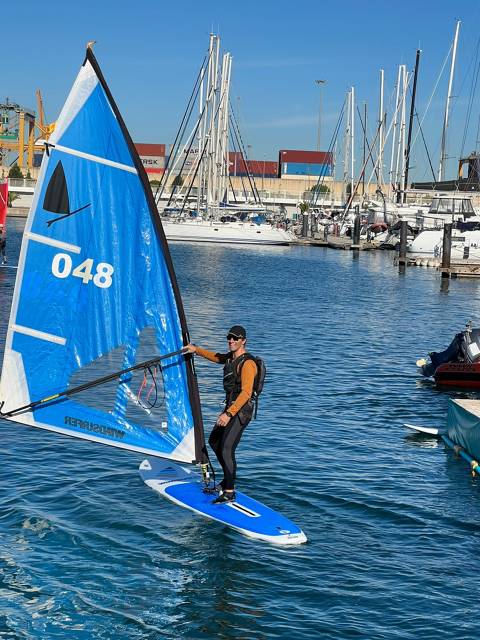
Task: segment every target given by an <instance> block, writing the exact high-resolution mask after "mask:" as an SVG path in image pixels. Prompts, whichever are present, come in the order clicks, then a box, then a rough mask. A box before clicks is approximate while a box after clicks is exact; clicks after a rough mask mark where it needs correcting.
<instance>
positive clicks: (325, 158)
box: [278, 149, 333, 164]
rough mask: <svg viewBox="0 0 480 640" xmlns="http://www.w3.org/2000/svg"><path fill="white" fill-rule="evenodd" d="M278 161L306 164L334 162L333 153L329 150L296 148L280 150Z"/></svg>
mask: <svg viewBox="0 0 480 640" xmlns="http://www.w3.org/2000/svg"><path fill="white" fill-rule="evenodd" d="M278 158H279V159H278V161H279V163H280V164H283V163H285V162H300V163H306V164H333V153H331V152H329V151H300V150H295V149H282V150H281V151H279V156H278Z"/></svg>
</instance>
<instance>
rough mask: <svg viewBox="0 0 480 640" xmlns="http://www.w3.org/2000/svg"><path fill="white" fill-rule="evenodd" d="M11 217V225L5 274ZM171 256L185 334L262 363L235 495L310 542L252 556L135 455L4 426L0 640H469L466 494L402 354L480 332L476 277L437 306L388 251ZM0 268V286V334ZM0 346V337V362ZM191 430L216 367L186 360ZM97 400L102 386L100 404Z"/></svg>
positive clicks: (182, 252)
mask: <svg viewBox="0 0 480 640" xmlns="http://www.w3.org/2000/svg"><path fill="white" fill-rule="evenodd" d="M21 228H22V224H21V222H19V221H13V222H12V226H11V227H10V236H9V238H10V241H9V252H10V255H9V259H10V261H11V262H12V263H13V262H14V261H15V255H16V254H15V252H18V243H19V239H20V232H21ZM251 249H252V250H250V249H244V248H239V247H235V248H230V247H222V246H219V245H217V246H211V247H202V246H194V245H192V246H189V245H175V246H173V247H172V253H173V258H174V262H175V266H176V269H177V273H178V278H179V283H180V287H181V289H182V293H183V299H184V304H185V308H186V313H187V317H188V319H189V324H190V330H191V335H192V339H193V340H194V341H195V342H197V343H199V344H203V345H205V346H210V347H212V348H214V349H218V350H221V349H223V348H225V346H226V345H225V340H224V338H225V331H226V329H227V328H228V327H229V326H231V325H232V324H235V323H237V322H242V324H245V325H246V326H247V329H248V332H249V339H250V344H251V345H252V350H254V351H255V352H257V353H259V354H262V355H263V356H264V358H265V360H266V362H267V368H268V377H267V384H266V388H265V392H264V394H263V395H262V397H261V400H260V407H259V417H258V420H257V421H254V422H252V423H251V424H250V425H249V427H248V429H247V431H246V432H245V435H244V437H243V439H242V442H241V444H240V447H239V451H238V459H239V462H240V466H239V482H240V484H241V487H242V489H244V490H245V491H246V492H247V493H249V494H250V495H252V496H254V497H258V498H260V499H263V500H264V501H265V502H266V503H267V504H269V505H271V506H272V507H273V508H276V509H278V510H279V511H281V512H282V513H284V514H285V515H286V516H288V517H290V518H291V519H293V520H294V521H296V522H298V523H299V524H300V525H301V526H302V528H303V529H304V530H305V532H306V534H307V535H308V538H309V541H308V543H307V544H306V545H302V546H301V547H295V548H276V547H274V546H270V545H263V544H259V543H257V542H255V541H252V540H248V539H246V538H243V537H241V536H239V535H238V534H236V533H235V532H233V531H231V530H228V529H226V528H224V527H221V526H219V525H217V524H215V523H212V522H209V521H206V520H204V519H202V518H200V517H196V516H194V515H193V514H191V513H189V512H187V511H185V510H182V509H180V508H178V507H176V506H175V505H173V504H171V503H168V502H166V501H164V500H162V499H161V498H159V497H158V495H156V494H155V493H154V492H152V491H151V490H149V489H148V488H147V487H145V485H144V484H143V483H142V481H141V480H140V478H139V475H138V472H137V468H138V464H139V463H140V461H141V459H142V458H141V457H140V456H137V455H135V454H130V453H128V452H125V451H120V450H110V449H107V448H101V447H96V446H95V445H93V444H89V443H86V442H76V441H73V440H69V439H65V438H62V437H57V436H55V435H53V434H50V433H46V432H39V431H35V430H32V429H30V428H25V427H21V426H19V425H15V424H14V423H4V422H2V423H0V426H1V429H2V442H1V444H0V456H1V459H2V471H3V473H2V476H1V478H0V603H1V607H0V611H1V614H0V635H1V636H2V637H6V638H7V637H12V638H13V637H25V638H42V639H43V638H49V639H50V638H65V637H72V638H75V639H77V638H80V639H83V638H85V639H87V638H88V639H90V638H102V639H103V638H105V639H107V638H108V639H110V638H114V637H115V638H117V637H118V638H128V639H129V640H130V639H136V638H138V639H140V638H141V639H142V640H144V639H146V638H151V639H152V640H153V639H155V640H156V639H158V638H166V639H169V638H171V639H172V640H173V639H175V640H178V638H195V639H197V638H226V639H227V638H228V639H231V638H248V639H250V638H251V639H252V640H253V639H255V640H258V639H262V638H265V639H267V638H268V639H269V640H270V639H271V638H285V639H288V640H290V639H291V638H295V639H296V640H297V639H298V640H303V639H305V640H307V639H308V640H311V638H338V639H341V640H344V639H345V638H368V639H374V638H379V639H380V638H398V639H402V640H403V639H410V638H422V639H423V638H433V637H435V638H467V637H474V636H475V635H477V633H478V632H479V630H480V629H479V625H478V622H477V619H476V616H475V615H474V613H473V612H475V611H476V592H477V585H476V574H475V571H474V570H473V569H474V568H475V567H476V566H477V563H478V539H479V529H478V524H477V523H478V522H479V516H480V512H479V504H480V501H479V497H480V496H479V484H478V479H472V478H471V476H470V475H469V473H468V467H467V465H466V464H464V463H463V462H461V461H458V460H456V459H455V458H454V456H453V455H452V453H451V452H448V451H446V450H445V449H444V447H443V446H442V445H440V444H439V443H437V441H436V440H432V439H431V438H426V437H424V436H416V435H413V434H408V433H406V432H405V430H404V429H403V427H402V426H401V425H402V423H403V422H408V421H410V422H418V423H423V424H435V425H441V424H443V423H444V420H445V415H446V408H447V402H448V398H449V397H451V396H452V395H455V394H447V393H444V392H439V391H438V390H435V389H434V388H432V387H431V385H429V384H428V383H425V382H424V381H419V380H418V379H417V377H416V373H415V360H416V359H417V358H418V357H420V356H422V355H425V354H426V353H428V351H430V350H432V349H437V348H438V349H440V348H443V347H444V346H446V344H448V342H449V341H450V338H451V336H452V334H453V333H454V332H456V331H458V330H459V326H461V325H462V323H463V322H464V321H466V320H467V319H469V318H472V319H473V321H474V323H475V324H479V322H480V309H477V306H478V305H477V302H476V301H477V299H478V295H477V294H478V286H479V285H478V283H476V282H475V281H472V282H453V281H452V283H451V284H450V287H449V291H448V293H445V292H442V291H440V282H439V279H438V277H437V274H436V273H434V272H432V271H429V270H412V271H410V270H408V271H407V272H406V274H405V276H403V277H399V276H398V272H397V270H396V269H395V268H394V266H393V264H392V256H391V255H390V254H387V253H380V252H377V253H364V254H362V255H360V256H358V259H354V257H353V256H352V255H351V254H350V253H348V252H333V251H327V250H323V249H312V248H308V247H306V248H301V247H296V248H281V249H280V248H251ZM13 282H14V274H5V273H3V272H1V273H0V289H1V292H2V305H0V330H1V331H2V335H5V331H6V326H7V322H8V312H9V300H10V299H11V296H12V293H13ZM1 349H3V341H2V342H0V350H1ZM197 372H198V376H199V381H200V389H201V397H202V402H203V407H204V415H205V424H206V425H207V429H209V428H210V427H209V425H211V424H213V421H214V419H215V416H216V415H217V414H218V412H219V410H220V405H221V400H222V393H221V390H220V386H221V371H220V369H219V368H216V367H214V366H212V365H210V364H209V363H205V362H203V361H200V362H198V366H197ZM99 398H100V399H101V398H102V396H101V391H100V390H99Z"/></svg>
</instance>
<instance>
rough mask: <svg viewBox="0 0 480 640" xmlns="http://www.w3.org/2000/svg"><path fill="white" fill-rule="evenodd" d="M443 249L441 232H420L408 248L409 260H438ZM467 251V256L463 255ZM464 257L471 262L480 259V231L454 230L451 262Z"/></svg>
mask: <svg viewBox="0 0 480 640" xmlns="http://www.w3.org/2000/svg"><path fill="white" fill-rule="evenodd" d="M442 248H443V230H435V231H434V230H432V231H422V233H420V234H419V235H418V236H417V237H416V238H415V240H414V241H413V242H412V244H411V245H410V246H409V248H408V252H407V253H408V255H409V257H411V258H416V257H419V258H430V257H432V258H440V257H441V255H442ZM465 249H468V252H467V253H468V255H467V256H466V255H465ZM465 257H468V259H471V260H479V259H480V231H463V232H461V231H459V230H458V229H454V230H453V233H452V250H451V259H452V260H462V259H464V258H465Z"/></svg>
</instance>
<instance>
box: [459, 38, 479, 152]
mask: <svg viewBox="0 0 480 640" xmlns="http://www.w3.org/2000/svg"><path fill="white" fill-rule="evenodd" d="M479 47H480V38H479V39H478V40H477V49H476V54H475V65H474V68H476V69H477V72H476V73H474V76H473V78H472V85H471V87H470V96H469V99H468V108H467V117H466V119H465V128H464V131H463V139H462V147H461V150H460V159H461V158H462V156H463V153H464V150H465V142H466V139H467V133H468V127H469V125H470V117H471V115H472V108H473V99H474V98H475V93H476V91H477V82H478V73H479V71H480V64H479V62H478V53H479Z"/></svg>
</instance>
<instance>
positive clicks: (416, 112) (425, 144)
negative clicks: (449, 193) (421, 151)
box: [415, 109, 437, 182]
mask: <svg viewBox="0 0 480 640" xmlns="http://www.w3.org/2000/svg"><path fill="white" fill-rule="evenodd" d="M415 117H416V118H417V123H418V129H419V131H420V134H421V136H422V140H423V146H424V147H425V152H426V154H427V159H428V164H429V165H430V171H431V172H432V176H433V181H434V182H436V181H437V177H436V175H435V171H434V169H433V165H432V159H431V158H430V153H429V151H428V146H427V141H426V140H425V136H424V135H423V128H422V124H421V122H420V118H419V117H418V111H417V110H416V109H415Z"/></svg>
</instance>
